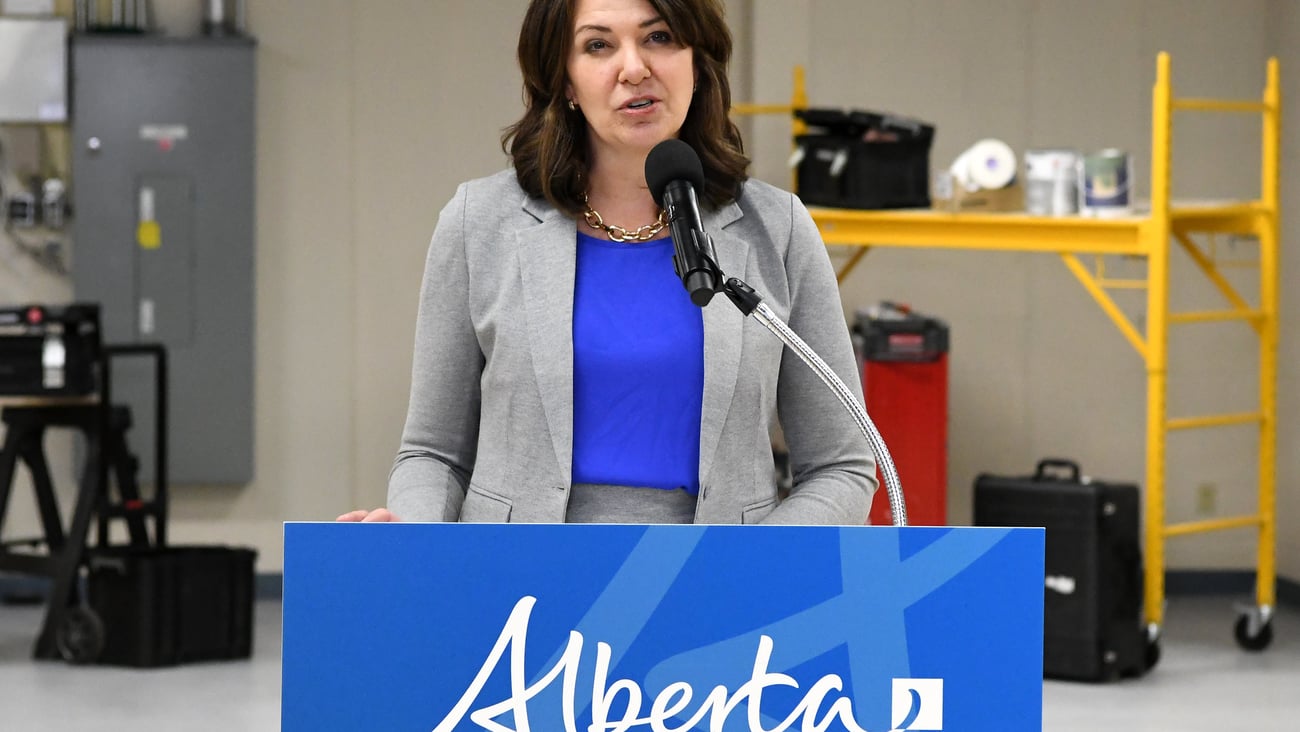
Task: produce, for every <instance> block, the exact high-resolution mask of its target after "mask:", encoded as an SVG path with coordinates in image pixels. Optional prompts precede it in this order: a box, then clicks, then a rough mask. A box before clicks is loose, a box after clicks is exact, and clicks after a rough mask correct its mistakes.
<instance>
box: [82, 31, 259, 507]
mask: <svg viewBox="0 0 1300 732" xmlns="http://www.w3.org/2000/svg"><path fill="white" fill-rule="evenodd" d="M255 48H256V47H255V45H254V43H253V42H252V41H251V40H250V39H247V38H193V39H190V38H186V39H177V38H139V37H114V36H96V35H78V36H74V37H73V41H72V134H73V161H72V162H73V174H72V190H71V195H72V201H73V206H74V209H73V210H74V216H73V237H74V238H73V243H74V251H73V267H72V269H73V282H74V289H75V296H76V298H77V300H80V301H86V302H98V303H100V305H101V307H102V313H101V315H102V318H103V330H104V338H105V342H107V343H110V344H112V343H161V344H162V345H164V346H166V348H167V353H168V360H169V364H168V366H169V371H170V374H169V376H170V388H169V392H168V401H169V407H170V408H169V410H168V411H169V414H168V422H169V424H168V435H167V436H168V477H169V479H170V480H171V482H174V483H181V484H187V483H188V484H195V483H197V484H227V483H235V484H238V483H246V482H248V481H249V480H251V478H252V472H253V340H254V339H253V312H254V311H253V293H254V289H253V274H254V271H253V259H254V258H253V224H254V215H253V201H254V193H253V182H254V150H255V144H254V131H253V127H254V110H253V99H254V72H255V69H254V51H255ZM153 383H154V382H153V374H152V365H151V363H150V362H149V360H148V359H139V360H135V359H117V360H115V361H114V362H113V382H112V387H111V388H112V392H113V401H114V402H115V403H125V404H129V405H130V406H131V407H132V412H133V415H134V422H135V427H134V428H133V429H132V430H131V433H130V436H131V446H132V449H133V450H134V451H135V452H136V454H137V455H138V456H139V457H140V468H141V478H142V480H145V481H150V480H151V479H152V466H153V445H154V430H155V429H156V426H155V425H154V424H153Z"/></svg>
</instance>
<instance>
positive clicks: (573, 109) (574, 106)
mask: <svg viewBox="0 0 1300 732" xmlns="http://www.w3.org/2000/svg"><path fill="white" fill-rule="evenodd" d="M569 111H570V112H576V111H578V105H577V104H574V103H573V100H572V99H570V100H569Z"/></svg>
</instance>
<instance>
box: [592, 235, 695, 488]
mask: <svg viewBox="0 0 1300 732" xmlns="http://www.w3.org/2000/svg"><path fill="white" fill-rule="evenodd" d="M672 256H673V241H672V239H671V238H667V239H659V240H657V241H651V242H645V243H641V244H624V243H618V242H613V241H607V240H604V239H597V238H595V237H591V236H587V235H586V234H583V233H581V232H579V233H578V258H577V267H578V271H577V277H576V280H575V284H574V292H573V482H574V483H597V484H608V485H623V486H638V487H647V488H664V489H675V488H684V489H686V490H687V491H688V492H690V493H698V492H699V489H700V478H699V470H700V408H701V404H702V402H703V398H704V316H703V314H702V313H701V311H700V308H698V307H696V306H695V305H694V304H693V303H692V302H691V299H690V296H689V294H688V293H687V292H686V288H684V287H682V282H681V280H680V279H678V278H677V274H676V273H675V272H674V271H673V262H672Z"/></svg>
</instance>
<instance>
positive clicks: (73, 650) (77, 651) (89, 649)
mask: <svg viewBox="0 0 1300 732" xmlns="http://www.w3.org/2000/svg"><path fill="white" fill-rule="evenodd" d="M54 645H55V647H57V648H58V649H59V656H60V657H61V658H63V660H65V661H67V662H68V663H75V664H83V663H93V662H95V661H96V660H98V659H99V654H100V653H102V652H103V651H104V621H102V620H100V619H99V616H98V615H96V614H95V611H94V610H91V609H90V608H88V607H85V606H81V605H78V606H76V607H70V608H68V610H67V613H66V614H65V615H64V616H63V621H62V622H61V623H59V627H58V629H57V630H56V631H55V634H54Z"/></svg>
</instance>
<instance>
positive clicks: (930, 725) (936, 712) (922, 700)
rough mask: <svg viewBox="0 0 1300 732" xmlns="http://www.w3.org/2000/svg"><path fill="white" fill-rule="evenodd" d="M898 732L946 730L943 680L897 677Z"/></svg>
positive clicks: (935, 731)
mask: <svg viewBox="0 0 1300 732" xmlns="http://www.w3.org/2000/svg"><path fill="white" fill-rule="evenodd" d="M892 710H893V714H892V715H891V716H892V718H893V720H894V727H893V729H894V730H895V731H896V732H902V730H911V731H912V732H943V679H894V703H893V705H892Z"/></svg>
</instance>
